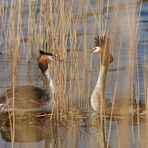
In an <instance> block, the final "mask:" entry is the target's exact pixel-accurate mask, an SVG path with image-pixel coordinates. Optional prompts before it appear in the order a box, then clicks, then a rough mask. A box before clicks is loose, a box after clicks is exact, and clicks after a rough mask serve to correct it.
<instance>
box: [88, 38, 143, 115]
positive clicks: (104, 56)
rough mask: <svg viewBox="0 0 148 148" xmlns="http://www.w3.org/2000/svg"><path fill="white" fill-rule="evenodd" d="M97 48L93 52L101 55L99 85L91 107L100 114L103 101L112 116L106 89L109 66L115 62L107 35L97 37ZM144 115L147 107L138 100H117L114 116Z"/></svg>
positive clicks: (94, 93) (93, 95) (94, 92)
mask: <svg viewBox="0 0 148 148" xmlns="http://www.w3.org/2000/svg"><path fill="white" fill-rule="evenodd" d="M95 44H96V46H95V47H94V48H93V49H92V52H96V53H98V54H99V55H100V72H99V76H98V80H97V84H96V86H95V88H94V90H93V93H92V96H91V106H92V108H93V109H94V111H96V112H100V108H101V99H102V101H103V102H105V104H102V105H103V106H102V107H103V108H102V109H103V110H104V109H105V110H107V111H108V112H107V114H110V111H111V109H112V103H111V101H109V100H105V88H106V77H107V72H108V67H109V65H110V64H111V63H112V62H113V56H112V54H111V53H110V39H109V38H107V37H106V36H105V35H103V36H97V37H96V38H95ZM138 112H139V115H144V114H145V105H144V103H142V101H139V102H137V101H136V99H135V98H134V99H116V100H115V107H114V115H121V114H122V115H125V114H130V115H138Z"/></svg>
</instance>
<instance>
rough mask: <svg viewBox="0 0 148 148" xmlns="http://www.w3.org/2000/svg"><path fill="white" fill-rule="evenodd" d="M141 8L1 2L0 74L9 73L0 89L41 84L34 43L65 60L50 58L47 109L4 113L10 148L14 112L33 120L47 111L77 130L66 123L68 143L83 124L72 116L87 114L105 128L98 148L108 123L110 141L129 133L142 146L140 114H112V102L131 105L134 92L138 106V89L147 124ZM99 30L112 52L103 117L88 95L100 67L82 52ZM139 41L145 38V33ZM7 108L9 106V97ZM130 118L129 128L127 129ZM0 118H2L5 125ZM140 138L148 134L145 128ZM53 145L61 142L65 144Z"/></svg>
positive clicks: (134, 4)
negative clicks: (51, 103) (51, 89)
mask: <svg viewBox="0 0 148 148" xmlns="http://www.w3.org/2000/svg"><path fill="white" fill-rule="evenodd" d="M141 8H142V2H138V1H134V0H133V1H130V2H129V1H128V0H126V1H124V2H123V3H121V2H120V1H118V0H116V1H114V2H113V1H111V0H107V1H103V0H99V1H97V2H93V1H90V0H85V1H77V2H75V1H74V0H69V1H68V0H40V1H39V0H20V1H19V0H2V1H1V2H0V16H1V17H0V22H1V23H0V28H1V34H0V36H1V38H0V45H1V46H0V47H1V49H0V51H2V60H1V61H0V62H1V65H0V66H1V67H2V66H3V65H5V66H6V67H5V68H6V69H5V70H4V71H3V69H0V72H1V73H2V75H1V77H3V78H4V77H6V76H7V78H5V79H7V84H5V83H6V82H5V83H1V82H0V88H2V89H1V90H3V91H4V89H6V88H7V87H8V86H9V87H10V86H11V87H12V88H13V91H14V90H15V86H16V85H18V84H20V85H22V84H33V85H38V86H42V85H43V84H42V83H41V78H40V71H39V70H38V67H37V62H36V57H37V56H38V52H39V49H43V50H45V51H50V52H52V53H55V54H57V55H58V57H60V59H62V60H63V61H65V62H61V63H60V62H54V63H53V62H52V63H50V64H49V66H50V67H49V69H50V70H51V72H52V73H53V75H54V81H55V86H56V93H55V98H56V104H55V108H54V110H53V112H52V113H51V114H40V113H39V114H38V113H35V114H34V113H33V114H29V115H25V116H21V117H20V116H19V115H16V113H15V112H12V114H11V113H10V114H9V121H10V127H11V128H10V129H11V142H12V145H11V147H12V148H14V147H15V128H16V126H15V125H16V123H15V122H16V121H18V119H20V118H21V119H25V120H26V118H28V117H29V118H30V119H35V120H36V118H41V117H46V118H47V119H48V121H50V122H51V119H52V121H54V122H58V123H60V124H62V123H66V124H67V123H71V122H72V121H75V122H74V124H76V127H75V128H76V129H75V130H74V129H73V128H70V129H69V133H68V134H67V135H66V137H67V138H68V135H69V134H72V143H73V147H77V146H78V145H77V143H78V139H79V135H78V128H80V127H81V125H80V124H78V122H77V121H81V120H85V119H88V120H89V119H93V120H95V125H96V127H95V128H97V129H101V131H103V132H102V134H100V135H99V136H100V137H101V136H102V138H100V139H101V140H100V139H99V144H100V145H103V147H109V145H110V143H112V142H111V140H112V132H113V130H112V128H113V124H115V128H116V132H115V133H116V136H117V137H116V141H114V142H115V143H116V144H115V145H116V147H120V148H122V147H128V146H129V145H130V141H129V139H132V141H133V143H132V144H133V145H136V147H139V148H140V147H141V140H142V139H141V134H142V133H141V116H140V113H139V112H138V115H137V116H136V119H135V118H133V117H132V116H130V115H128V116H126V117H123V116H116V117H114V108H115V100H117V99H125V98H126V99H130V100H131V106H132V104H133V101H134V97H135V98H136V101H137V104H138V102H139V100H140V99H141V91H143V92H142V93H143V96H144V102H145V104H146V118H145V120H143V119H142V121H144V122H145V123H146V125H145V127H146V129H147V127H148V121H147V112H148V109H147V106H148V103H147V98H148V95H147V94H148V86H147V82H148V81H147V80H148V78H147V73H148V72H147V71H148V69H147V68H146V67H147V65H148V64H147V56H146V54H147V49H146V48H145V49H144V63H143V65H140V64H139V63H140V62H139V54H140V49H139V47H138V44H139V41H140V36H139V25H140V13H141ZM104 33H106V34H107V35H108V36H110V39H111V52H112V53H113V56H114V62H113V64H112V65H111V66H110V69H109V72H108V78H107V89H106V97H107V98H110V99H111V104H112V107H111V111H110V115H109V116H108V115H104V114H103V112H104V111H103V110H102V114H101V115H95V116H92V115H90V114H91V113H92V112H93V111H92V109H91V106H90V96H91V93H92V90H93V88H94V86H95V83H96V80H97V76H98V73H99V64H98V63H99V58H98V56H96V55H93V54H92V53H90V52H88V51H89V50H90V49H91V48H92V47H94V37H95V36H97V35H101V34H104ZM144 39H145V40H146V39H147V36H145V38H144ZM46 43H47V48H46ZM145 47H146V46H145ZM3 55H4V56H3ZM0 56H1V55H0ZM140 66H142V68H143V69H144V72H143V75H141V73H140V71H139V70H140ZM5 73H7V75H5ZM141 77H142V78H143V84H141ZM142 85H143V86H142ZM142 88H144V89H143V90H142ZM13 100H15V96H13ZM102 101H103V100H102ZM13 107H15V104H14V101H13ZM128 107H129V104H123V106H121V109H123V110H122V111H123V112H124V111H125V110H126V109H127V108H128ZM138 110H139V106H138V105H137V111H138ZM3 118H4V117H3ZM106 118H108V120H106ZM4 119H5V118H4ZM129 119H130V123H131V125H132V126H131V127H129ZM100 120H101V122H100ZM135 120H136V124H137V125H136V127H135V126H134V124H135ZM4 121H5V120H4ZM4 121H2V123H5V122H4ZM65 121H66V122H65ZM102 121H104V122H102ZM117 121H119V123H118V122H117ZM29 122H30V121H29ZM31 122H32V120H31ZM31 122H30V123H31ZM80 123H81V122H80ZM48 124H49V122H48ZM66 124H64V126H66ZM107 125H108V126H107ZM79 126H80V127H79ZM85 126H86V125H85ZM87 126H88V125H87ZM130 131H131V132H130ZM130 133H132V134H131V135H130ZM135 133H136V134H135ZM96 137H97V136H96ZM146 138H148V135H147V133H146ZM82 142H83V140H82ZM57 143H58V144H59V145H61V146H62V147H64V146H65V145H66V143H68V142H66V143H65V144H63V143H60V142H57ZM102 143H105V144H102ZM146 143H147V142H146ZM80 147H81V145H80Z"/></svg>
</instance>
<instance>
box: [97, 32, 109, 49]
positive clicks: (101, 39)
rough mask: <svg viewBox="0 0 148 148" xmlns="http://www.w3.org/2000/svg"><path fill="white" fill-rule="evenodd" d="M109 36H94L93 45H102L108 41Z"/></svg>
mask: <svg viewBox="0 0 148 148" xmlns="http://www.w3.org/2000/svg"><path fill="white" fill-rule="evenodd" d="M109 40H110V39H109V38H107V37H106V35H102V36H97V37H95V46H99V47H103V46H104V45H106V44H107V43H108V42H109Z"/></svg>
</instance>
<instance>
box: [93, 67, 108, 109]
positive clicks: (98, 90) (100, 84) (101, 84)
mask: <svg viewBox="0 0 148 148" xmlns="http://www.w3.org/2000/svg"><path fill="white" fill-rule="evenodd" d="M107 70H108V65H101V66H100V72H99V76H98V80H97V84H96V86H95V89H94V91H93V93H92V96H91V105H92V108H93V109H94V110H95V111H98V110H99V108H100V101H101V99H105V86H106V77H107Z"/></svg>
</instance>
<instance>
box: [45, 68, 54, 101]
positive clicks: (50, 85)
mask: <svg viewBox="0 0 148 148" xmlns="http://www.w3.org/2000/svg"><path fill="white" fill-rule="evenodd" d="M44 76H45V77H46V78H45V79H46V80H47V81H46V82H45V84H46V89H47V91H49V93H50V96H51V98H52V99H53V98H54V93H55V86H54V81H53V78H52V76H51V74H50V72H49V70H46V72H45V75H44Z"/></svg>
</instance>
